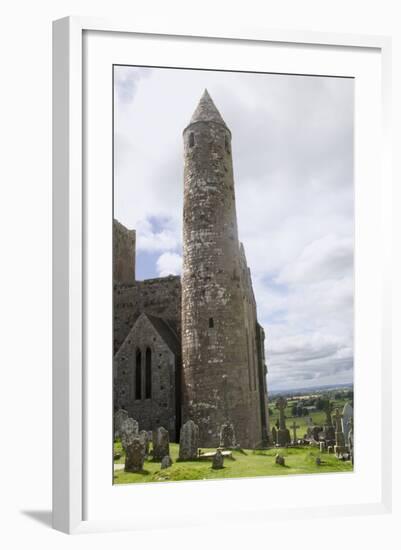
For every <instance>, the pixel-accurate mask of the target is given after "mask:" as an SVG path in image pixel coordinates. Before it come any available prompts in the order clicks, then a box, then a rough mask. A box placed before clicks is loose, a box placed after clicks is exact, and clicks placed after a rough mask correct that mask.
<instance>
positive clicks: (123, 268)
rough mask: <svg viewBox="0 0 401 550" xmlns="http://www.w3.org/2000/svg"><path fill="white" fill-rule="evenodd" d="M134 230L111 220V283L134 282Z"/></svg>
mask: <svg viewBox="0 0 401 550" xmlns="http://www.w3.org/2000/svg"><path fill="white" fill-rule="evenodd" d="M135 239H136V233H135V229H132V230H129V229H127V228H126V227H124V226H123V225H122V224H121V223H120V222H118V221H117V220H113V281H114V282H115V283H132V282H134V281H135Z"/></svg>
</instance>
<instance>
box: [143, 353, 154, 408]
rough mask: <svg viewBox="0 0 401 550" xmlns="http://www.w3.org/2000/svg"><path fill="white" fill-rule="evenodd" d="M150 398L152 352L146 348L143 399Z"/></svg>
mask: <svg viewBox="0 0 401 550" xmlns="http://www.w3.org/2000/svg"><path fill="white" fill-rule="evenodd" d="M151 397H152V350H151V349H150V348H146V356H145V398H146V399H150V398H151Z"/></svg>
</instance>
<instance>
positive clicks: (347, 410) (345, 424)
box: [342, 401, 354, 443]
mask: <svg viewBox="0 0 401 550" xmlns="http://www.w3.org/2000/svg"><path fill="white" fill-rule="evenodd" d="M353 415H354V410H353V408H352V406H351V404H350V403H349V402H348V401H347V402H346V403H345V405H344V408H343V417H342V428H343V432H344V439H345V442H346V443H347V442H348V432H349V421H350V419H351V418H352V417H353Z"/></svg>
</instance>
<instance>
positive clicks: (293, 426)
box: [290, 420, 300, 445]
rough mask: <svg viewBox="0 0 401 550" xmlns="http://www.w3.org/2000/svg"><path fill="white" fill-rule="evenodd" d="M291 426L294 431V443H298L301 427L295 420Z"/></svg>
mask: <svg viewBox="0 0 401 550" xmlns="http://www.w3.org/2000/svg"><path fill="white" fill-rule="evenodd" d="M290 428H291V430H292V433H293V440H292V443H293V445H296V444H297V429H298V428H300V426H297V423H296V422H295V420H294V422H293V423H292V424H291V426H290Z"/></svg>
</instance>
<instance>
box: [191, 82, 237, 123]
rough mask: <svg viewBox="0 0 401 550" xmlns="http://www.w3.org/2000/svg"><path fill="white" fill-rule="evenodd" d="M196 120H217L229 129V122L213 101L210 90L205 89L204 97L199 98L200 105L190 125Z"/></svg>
mask: <svg viewBox="0 0 401 550" xmlns="http://www.w3.org/2000/svg"><path fill="white" fill-rule="evenodd" d="M195 122H216V123H218V124H222V125H223V126H225V127H226V128H227V130H228V127H227V124H226V123H225V122H224V120H223V117H222V116H221V114H220V113H219V111H218V110H217V107H216V105H215V104H214V103H213V99H212V98H211V97H210V95H209V92H208V91H207V90H206V89H205V91H204V92H203V95H202V97H201V98H200V100H199V103H198V106H197V108H196V109H195V112H194V114H193V115H192V118H191V122H190V123H189V125H191V124H194V123H195Z"/></svg>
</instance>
